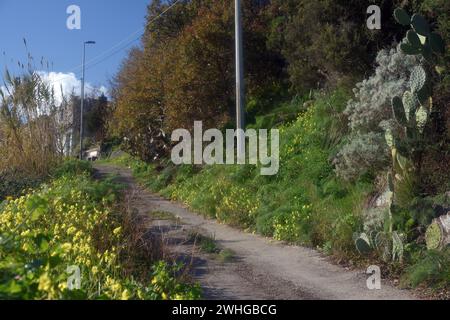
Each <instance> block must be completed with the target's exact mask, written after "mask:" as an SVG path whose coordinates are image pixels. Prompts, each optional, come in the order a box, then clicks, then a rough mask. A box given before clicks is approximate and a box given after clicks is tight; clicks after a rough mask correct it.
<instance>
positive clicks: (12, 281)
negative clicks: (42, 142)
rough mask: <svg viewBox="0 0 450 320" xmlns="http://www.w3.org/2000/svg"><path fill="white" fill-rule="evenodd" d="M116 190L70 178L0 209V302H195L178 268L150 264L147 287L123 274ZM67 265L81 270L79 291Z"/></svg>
mask: <svg viewBox="0 0 450 320" xmlns="http://www.w3.org/2000/svg"><path fill="white" fill-rule="evenodd" d="M119 191H120V188H119V186H118V185H116V184H114V183H113V182H111V181H108V180H107V181H103V182H99V181H94V180H92V179H91V177H90V175H89V174H88V173H79V172H75V173H74V172H72V173H70V172H69V174H68V175H62V176H61V177H59V178H57V179H55V180H54V181H52V182H50V183H48V184H46V185H42V186H41V187H40V188H38V189H36V190H34V191H31V192H30V193H28V194H26V195H25V196H22V197H19V198H17V199H8V200H6V201H5V202H4V203H3V205H2V206H1V207H0V299H127V300H128V299H164V298H175V297H182V298H183V299H196V298H199V296H200V291H199V290H198V287H197V286H191V285H188V284H181V283H179V282H178V278H177V277H176V273H177V271H178V270H179V269H178V268H179V267H178V266H176V267H172V266H170V265H168V264H166V263H163V262H161V263H157V264H155V267H154V269H153V270H148V281H147V282H146V281H141V282H137V281H135V280H134V279H133V277H132V275H130V274H127V273H125V272H124V267H123V266H122V261H121V257H122V256H123V255H126V254H127V252H125V251H126V250H127V248H126V247H125V245H124V243H126V235H125V234H124V229H123V226H122V219H121V216H120V214H118V213H119V212H117V209H116V203H117V202H118V201H120V192H119ZM71 266H75V267H76V268H75V270H79V271H80V274H79V277H80V279H79V284H80V286H79V287H77V286H75V287H70V278H71V277H72V276H74V274H73V273H68V267H71ZM75 275H76V274H75ZM152 279H153V280H154V279H156V283H153V284H152ZM75 283H77V282H76V281H75Z"/></svg>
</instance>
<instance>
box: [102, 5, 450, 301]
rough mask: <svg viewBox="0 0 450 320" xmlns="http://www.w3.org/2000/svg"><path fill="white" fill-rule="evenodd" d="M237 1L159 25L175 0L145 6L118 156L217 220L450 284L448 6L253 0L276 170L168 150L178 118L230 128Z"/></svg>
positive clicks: (251, 121) (260, 90) (119, 127)
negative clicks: (193, 158)
mask: <svg viewBox="0 0 450 320" xmlns="http://www.w3.org/2000/svg"><path fill="white" fill-rule="evenodd" d="M231 7H232V4H231V1H190V2H187V3H185V4H183V5H181V6H179V7H178V8H177V10H175V11H174V12H172V14H169V15H168V16H167V17H166V19H164V20H163V21H158V22H156V23H152V22H151V18H152V17H153V16H155V15H156V14H157V13H158V12H161V11H162V10H163V9H164V8H165V5H164V4H161V3H158V2H155V3H154V5H152V6H150V7H149V15H148V36H145V37H144V38H143V39H142V47H140V48H136V50H134V51H132V52H131V53H130V55H129V58H128V60H127V62H126V63H125V64H124V66H123V68H122V69H121V70H120V72H119V73H118V75H117V78H116V86H115V94H116V96H115V99H114V103H113V105H114V107H115V108H116V109H115V111H114V114H113V117H112V120H111V121H112V123H115V125H114V128H116V129H115V130H113V131H112V132H111V134H112V135H113V136H115V137H119V138H121V139H122V141H123V142H122V143H121V145H120V147H121V149H122V150H124V151H126V152H128V153H129V154H130V156H129V155H122V156H120V157H114V159H112V160H111V161H114V162H115V163H119V164H122V165H126V166H128V167H130V168H132V169H133V171H134V174H135V176H136V178H137V179H138V180H139V181H140V182H141V183H142V184H144V185H146V186H147V187H148V188H150V189H151V190H153V191H155V192H159V193H160V194H162V195H164V196H166V197H167V198H170V199H173V200H178V201H182V202H184V203H185V204H187V205H188V206H189V207H191V208H192V209H193V210H195V211H197V212H199V213H201V214H204V215H205V216H207V217H211V218H215V219H217V220H218V221H220V222H223V223H227V224H230V225H233V226H236V227H239V228H242V229H245V230H247V231H249V232H258V233H260V234H262V235H265V236H269V237H273V238H275V239H277V240H282V241H287V242H289V243H296V244H301V245H307V246H311V247H315V248H318V249H319V250H321V251H322V252H324V253H326V254H330V255H333V256H334V257H335V258H336V259H337V261H340V262H343V263H346V264H353V265H357V266H363V267H364V266H367V265H368V263H370V264H373V263H376V264H378V265H381V266H383V268H382V270H383V271H384V274H385V275H387V276H389V277H391V278H393V279H400V283H401V284H402V285H403V286H407V287H417V286H428V287H431V288H433V289H434V290H435V291H434V292H444V293H442V294H443V296H444V297H445V296H446V295H447V296H448V289H449V283H450V278H449V271H450V267H449V265H448V263H446V261H448V259H449V257H450V252H449V249H448V247H447V246H446V245H445V243H446V242H445V241H446V238H445V233H444V235H443V234H442V233H441V232H440V231H439V230H440V229H439V228H441V227H440V226H439V220H436V219H437V218H442V217H445V215H446V214H447V213H448V212H450V194H449V190H450V168H449V167H448V164H449V163H450V149H449V146H450V143H449V141H450V140H449V137H450V136H449V132H450V131H449V130H450V126H449V124H450V122H449V119H450V118H449V115H450V114H449V109H448V101H449V97H450V82H449V79H450V77H449V75H450V72H449V70H450V69H449V66H450V60H449V57H450V56H449V50H448V44H449V43H450V38H449V36H450V34H449V31H448V30H449V29H448V26H449V23H450V22H449V21H450V16H449V15H448V12H450V11H449V9H450V7H449V4H448V2H446V1H428V0H422V1H414V2H408V3H407V4H406V5H405V2H401V1H386V2H383V4H382V5H381V9H382V12H383V26H382V30H381V31H373V30H368V29H367V27H366V19H367V17H366V16H364V15H361V14H360V13H361V12H365V11H366V9H367V4H366V3H365V2H361V1H345V2H341V1H326V0H323V1H312V0H311V1H309V0H302V1H271V2H269V3H266V4H263V3H260V2H258V3H253V2H246V4H245V5H244V17H245V18H244V28H245V34H246V41H247V48H246V51H245V52H246V57H245V61H246V82H247V83H246V84H247V94H248V98H247V120H248V127H249V128H256V129H258V128H264V129H270V128H278V129H280V134H281V141H280V144H281V155H280V156H281V159H280V165H281V167H280V172H279V173H278V175H276V176H273V177H264V176H261V175H260V174H259V172H260V171H259V169H258V168H257V167H255V166H219V165H214V166H189V165H182V166H174V165H173V164H172V163H171V161H170V160H169V158H170V147H171V144H170V141H169V140H168V139H169V138H170V132H171V130H173V129H175V128H185V129H188V130H191V129H192V127H193V122H194V120H196V121H199V120H204V121H203V122H204V127H208V128H210V127H214V128H220V129H227V128H230V127H233V106H234V98H233V95H234V91H233V85H234V84H233V81H232V80H233V78H232V68H233V64H232V62H233V57H232V54H233V52H230V50H228V49H229V46H228V43H231V42H232V33H231V32H232V25H231V24H232V21H230V19H231V17H232V15H231V13H230V11H229V8H231ZM397 7H402V8H403V9H396V8H397ZM414 13H417V14H414ZM161 30H164V32H161ZM255 48H257V50H258V53H255V52H254V50H255ZM167 53H170V54H169V55H167V56H166V54H167ZM172 54H173V55H172ZM169 56H170V57H169ZM205 58H207V61H208V63H205V60H204V59H205ZM261 63H263V64H264V65H265V66H264V67H263V68H262V69H261ZM199 66H202V67H201V68H200V67H199ZM204 66H207V67H204ZM262 70H263V71H264V74H261V73H259V72H260V71H262ZM174 81H175V82H174ZM136 84H141V85H143V84H146V85H147V86H150V87H151V88H152V89H151V90H150V87H148V88H147V89H148V90H147V89H145V88H141V87H139V88H137V87H136ZM206 84H207V85H206ZM153 85H157V86H158V89H159V91H158V90H156V89H153V87H152V86H153ZM205 87H207V88H208V90H202V88H205ZM145 117H149V118H148V119H147V120H144V119H146V118H145ZM155 120H157V122H155ZM149 123H150V124H151V126H150V127H148V124H149ZM144 124H145V125H144ZM205 129H206V128H205ZM142 147H144V149H142ZM430 225H431V226H432V227H430ZM433 230H434V231H435V232H433ZM433 244H434V245H433ZM445 292H446V293H445Z"/></svg>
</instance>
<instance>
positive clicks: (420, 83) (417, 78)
mask: <svg viewBox="0 0 450 320" xmlns="http://www.w3.org/2000/svg"><path fill="white" fill-rule="evenodd" d="M426 81H427V73H426V71H425V69H424V68H423V67H421V66H417V67H414V68H413V70H412V71H411V77H410V79H409V85H410V86H411V90H412V92H413V93H416V92H418V91H420V90H421V89H422V88H423V87H424V85H425V82H426Z"/></svg>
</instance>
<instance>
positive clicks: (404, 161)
mask: <svg viewBox="0 0 450 320" xmlns="http://www.w3.org/2000/svg"><path fill="white" fill-rule="evenodd" d="M397 163H398V165H399V166H400V168H401V169H402V170H403V171H404V170H405V169H406V165H407V163H408V159H406V158H405V157H404V156H402V155H401V154H399V153H397Z"/></svg>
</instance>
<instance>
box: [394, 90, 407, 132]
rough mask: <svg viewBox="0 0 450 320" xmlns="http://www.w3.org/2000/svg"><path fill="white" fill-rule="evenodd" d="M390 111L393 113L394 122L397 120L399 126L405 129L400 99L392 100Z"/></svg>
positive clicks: (403, 110) (403, 109) (405, 121)
mask: <svg viewBox="0 0 450 320" xmlns="http://www.w3.org/2000/svg"><path fill="white" fill-rule="evenodd" d="M392 111H393V113H394V118H395V120H397V122H398V123H399V124H400V125H402V126H404V127H405V126H406V125H407V119H406V115H405V107H404V106H403V102H402V99H400V98H399V97H395V98H394V99H392Z"/></svg>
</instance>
